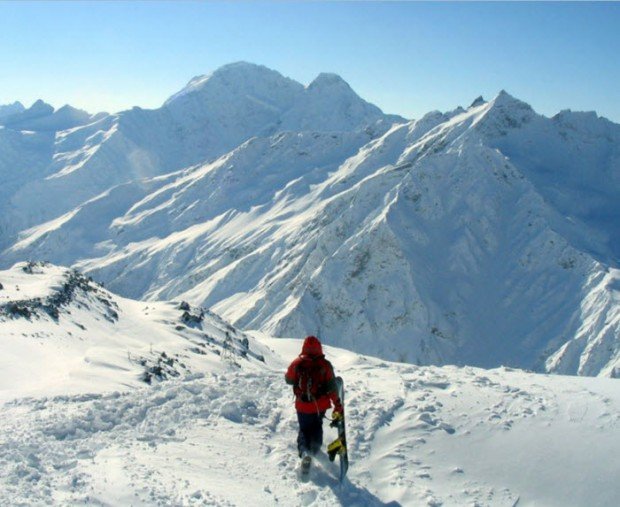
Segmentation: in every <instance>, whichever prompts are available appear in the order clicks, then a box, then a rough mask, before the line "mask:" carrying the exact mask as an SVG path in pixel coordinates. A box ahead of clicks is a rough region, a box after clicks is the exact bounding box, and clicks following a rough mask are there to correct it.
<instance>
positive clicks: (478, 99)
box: [469, 92, 501, 107]
mask: <svg viewBox="0 0 620 507" xmlns="http://www.w3.org/2000/svg"><path fill="white" fill-rule="evenodd" d="M500 93H501V92H500ZM486 103H487V101H486V100H484V98H483V97H482V95H478V97H476V98H475V99H474V101H473V102H472V103H471V104H470V105H469V107H478V106H481V105H482V104H486Z"/></svg>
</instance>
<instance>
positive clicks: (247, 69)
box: [164, 61, 303, 106]
mask: <svg viewBox="0 0 620 507" xmlns="http://www.w3.org/2000/svg"><path fill="white" fill-rule="evenodd" d="M256 88H261V89H262V88H268V89H272V88H273V89H283V88H294V89H296V91H298V92H301V90H303V86H302V85H301V84H299V83H298V82H296V81H294V80H292V79H289V78H287V77H284V76H283V75H282V74H280V73H279V72H278V71H275V70H272V69H270V68H268V67H265V66H264V65H258V64H255V63H249V62H243V61H241V62H234V63H229V64H227V65H223V66H222V67H219V68H217V69H216V70H214V71H213V72H211V73H210V74H204V75H200V76H195V77H193V78H192V79H190V81H189V83H187V85H186V86H185V87H184V88H183V89H182V90H180V91H179V92H177V93H175V94H174V95H172V96H171V97H170V98H169V99H168V100H167V101H166V102H165V104H164V105H166V106H167V105H170V104H171V103H173V102H175V101H176V100H177V99H179V98H182V97H185V96H187V95H192V94H195V93H210V94H213V95H215V96H217V98H222V97H221V94H222V93H225V94H229V93H233V94H234V93H237V92H239V93H242V94H243V95H247V94H248V93H250V92H251V91H253V92H255V91H256Z"/></svg>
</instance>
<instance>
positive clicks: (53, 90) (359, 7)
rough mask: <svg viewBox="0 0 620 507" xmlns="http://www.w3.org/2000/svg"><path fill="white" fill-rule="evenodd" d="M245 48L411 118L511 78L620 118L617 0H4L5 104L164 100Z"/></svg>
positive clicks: (90, 105) (148, 103)
mask: <svg viewBox="0 0 620 507" xmlns="http://www.w3.org/2000/svg"><path fill="white" fill-rule="evenodd" d="M236 61H248V62H253V63H257V64H262V65H266V66H267V67H270V68H272V69H275V70H277V71H279V72H280V73H282V74H284V75H285V76H288V77H291V78H293V79H295V80H297V81H299V82H301V83H303V84H308V83H310V82H311V81H312V80H313V79H314V77H316V75H318V74H319V73H320V72H335V73H337V74H339V75H341V76H342V77H343V78H344V79H345V80H346V81H347V82H348V83H349V84H350V85H351V86H352V88H353V89H354V90H355V91H356V92H357V93H358V94H359V95H360V96H361V97H363V98H364V99H366V100H368V101H369V102H372V103H374V104H376V105H378V106H379V107H380V108H381V109H383V110H384V111H385V112H387V113H396V114H400V115H402V116H405V117H407V118H419V117H421V116H422V115H423V114H425V113H427V112H428V111H430V110H435V109H437V110H441V111H446V110H451V109H454V108H455V107H457V106H459V105H462V106H467V105H469V103H471V102H472V101H473V100H474V99H475V98H476V97H477V96H479V95H482V96H484V97H485V98H487V99H489V98H493V97H494V96H495V95H496V94H497V93H498V92H499V91H500V90H502V89H505V90H506V91H508V92H509V93H510V94H512V95H514V96H515V97H517V98H519V99H521V100H524V101H525V102H528V103H529V104H531V105H532V106H533V107H534V109H535V110H536V111H538V112H540V113H542V114H545V115H547V116H550V115H553V114H555V113H557V112H558V111H560V110H562V109H573V110H595V111H597V112H598V113H599V114H600V115H602V116H605V117H607V118H609V119H611V120H613V121H615V122H618V123H620V3H590V2H585V3H573V2H570V3H561V2H552V3H530V2H514V3H496V2H490V3H474V2H463V3H451V2H439V3H417V2H416V3H410V2H197V1H194V2H165V1H158V2H144V1H143V2H85V1H82V2H0V104H7V103H11V102H13V101H15V100H19V101H21V102H22V103H24V105H26V106H29V105H30V104H32V103H33V102H34V101H35V100H36V99H39V98H42V99H44V100H45V101H46V102H49V103H51V104H52V105H54V106H55V107H60V106H62V105H64V104H67V103H69V104H71V105H73V106H76V107H80V108H83V109H86V110H88V111H90V112H98V111H108V112H116V111H119V110H123V109H128V108H131V107H132V106H140V107H143V108H156V107H159V106H160V105H161V104H162V103H163V102H164V101H165V100H166V98H168V97H169V96H170V95H172V94H174V93H175V92H177V91H178V90H180V89H181V88H183V86H185V84H186V83H187V82H188V81H189V80H190V79H191V78H192V77H194V76H196V75H201V74H208V73H210V72H211V71H213V70H215V69H216V68H218V67H220V66H222V65H225V64H227V63H231V62H236Z"/></svg>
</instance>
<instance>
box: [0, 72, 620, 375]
mask: <svg viewBox="0 0 620 507" xmlns="http://www.w3.org/2000/svg"><path fill="white" fill-rule="evenodd" d="M248 65H249V68H250V69H255V68H256V67H258V68H259V72H260V73H261V75H263V74H264V75H265V76H268V78H267V81H268V82H270V81H269V80H271V79H274V80H275V81H276V82H278V83H281V85H282V87H283V89H284V90H285V92H282V93H277V94H276V95H275V96H273V97H271V98H268V97H264V96H263V95H264V93H267V92H266V91H265V90H266V88H265V89H263V88H261V87H262V86H263V85H264V83H262V84H261V83H259V82H247V80H246V79H241V80H239V81H238V82H236V83H235V84H234V86H233V87H232V88H230V89H228V88H227V87H224V88H222V86H221V85H222V82H226V80H227V79H229V78H230V76H231V75H232V74H231V73H233V74H234V73H239V72H241V73H242V74H243V72H245V71H247V69H248ZM214 75H216V76H217V79H216V80H215V84H214V82H213V77H212V76H214ZM227 76H228V77H227ZM287 79H288V78H284V77H283V76H281V75H280V74H279V73H277V72H275V71H270V70H269V69H266V68H263V67H259V66H252V65H251V64H243V63H242V64H233V65H232V66H231V67H229V68H227V69H224V70H222V71H220V72H219V73H218V71H215V73H213V74H211V75H209V76H207V77H205V76H203V77H199V78H195V79H194V80H192V81H190V83H189V85H188V87H189V89H188V90H186V92H185V93H181V94H180V95H179V94H176V95H174V96H173V98H174V100H170V99H169V100H170V101H169V102H167V106H165V107H164V108H162V109H161V110H160V111H159V112H158V111H145V110H135V111H130V112H129V113H126V115H125V116H122V115H121V116H117V117H107V118H104V119H102V120H100V121H99V123H97V124H94V125H95V126H88V127H82V128H80V129H77V130H76V131H75V132H71V133H70V134H68V135H66V136H64V137H63V138H62V139H61V143H62V144H67V145H71V149H73V150H75V147H77V148H78V150H77V151H73V152H72V153H74V154H73V155H70V156H69V155H68V156H66V157H64V158H62V159H61V158H57V160H58V162H59V164H58V167H62V169H61V171H60V172H55V173H53V174H52V177H51V179H48V180H46V182H45V183H44V184H43V185H42V186H41V187H39V188H37V189H36V192H33V189H32V188H31V189H29V190H27V191H26V192H24V193H23V194H19V193H17V194H15V196H14V198H13V199H14V200H13V202H14V203H15V202H16V199H18V200H19V202H21V203H22V204H21V206H22V208H23V209H24V210H27V209H30V206H31V205H30V203H31V202H32V200H33V198H34V196H36V195H39V194H40V193H41V192H43V189H45V190H46V191H48V190H49V189H50V181H51V182H53V185H55V186H56V188H57V190H55V192H57V193H58V195H65V194H66V193H67V190H68V189H69V188H72V187H73V186H74V185H75V184H77V183H76V182H80V181H81V180H80V179H79V178H77V179H76V180H75V182H74V183H72V184H68V183H67V182H68V181H69V180H70V179H71V178H73V177H77V176H78V175H79V173H80V171H82V170H83V168H80V167H77V168H76V169H70V168H71V167H72V166H71V164H72V163H74V161H75V160H77V159H76V157H83V158H84V159H85V160H86V162H85V163H86V164H87V165H88V164H89V163H90V164H91V165H92V162H88V160H93V158H94V157H99V159H98V160H99V164H100V165H99V166H96V165H93V166H92V169H94V168H95V167H99V171H98V172H99V173H101V178H102V180H101V181H100V182H99V183H97V185H99V186H98V187H92V188H90V189H87V192H84V193H77V194H76V195H72V196H71V197H70V198H68V199H67V200H66V201H63V202H62V203H61V206H63V207H61V206H60V205H59V206H58V207H57V208H56V209H51V211H49V210H48V212H47V213H48V214H47V216H44V215H41V214H38V213H32V212H31V216H32V219H31V222H30V223H28V222H25V223H24V224H23V225H22V226H21V227H16V231H15V236H14V239H13V240H10V241H8V240H7V241H5V248H6V249H5V250H4V252H3V254H2V258H3V263H9V262H14V261H17V260H20V259H21V258H23V257H24V256H25V257H35V258H48V259H50V260H52V261H54V262H59V263H62V264H69V265H75V266H77V267H80V268H81V269H84V270H85V271H86V272H87V273H89V274H90V275H91V276H94V277H95V278H97V279H99V280H102V281H105V282H106V284H109V286H110V287H111V288H113V289H114V290H116V291H118V292H120V293H122V294H124V295H127V296H131V297H135V298H145V299H162V298H163V299H171V298H176V297H182V298H183V299H187V300H188V301H190V302H192V303H193V304H197V305H206V306H210V307H213V308H214V309H215V310H216V311H217V312H218V313H222V314H223V315H224V316H225V317H226V318H227V319H229V320H231V321H232V322H233V323H234V324H236V325H238V326H240V327H242V328H246V329H252V328H254V329H257V328H259V329H261V330H263V331H266V332H269V333H271V334H274V335H277V336H298V335H302V334H303V335H305V334H308V333H317V334H319V335H321V336H324V337H325V340H326V342H327V343H331V344H334V345H339V346H346V347H349V348H351V349H353V350H356V351H358V352H363V353H367V354H372V355H378V356H381V357H384V358H386V359H392V360H401V361H407V362H413V363H419V364H445V363H455V364H474V365H478V366H484V367H492V366H497V365H499V364H507V365H510V366H516V367H525V368H530V369H536V370H539V371H561V372H564V373H573V374H587V375H596V374H602V375H607V376H615V375H616V373H615V372H616V371H617V368H618V366H620V340H619V339H618V332H619V329H620V323H619V322H618V319H617V316H616V315H617V313H616V312H617V308H618V303H617V297H618V296H617V290H618V289H617V287H616V282H615V280H616V279H617V259H618V253H619V252H620V251H619V250H618V246H619V245H620V244H619V243H618V238H617V235H614V229H613V223H617V222H615V217H617V216H618V214H619V211H620V210H619V207H618V205H617V204H616V203H617V202H620V196H619V195H618V192H619V190H618V185H617V181H618V167H620V166H619V165H618V161H619V160H620V153H619V151H618V146H620V136H619V135H618V132H620V126H617V125H615V124H613V123H611V122H608V120H605V119H601V118H598V117H597V116H594V117H593V116H592V115H591V114H574V113H568V112H563V113H560V114H559V115H556V116H554V117H553V118H546V117H544V116H542V115H538V114H537V113H536V112H535V111H534V110H533V109H532V108H531V107H530V106H529V105H528V104H526V103H524V102H522V101H520V100H518V99H516V98H514V97H512V96H511V95H509V94H508V93H507V92H505V91H501V92H500V93H499V94H498V95H497V96H496V97H494V98H493V99H492V100H490V101H488V102H485V101H484V100H478V99H477V100H475V101H474V102H473V103H472V105H471V106H470V107H469V108H467V109H464V108H461V107H459V108H457V109H455V110H453V111H450V112H446V113H441V112H432V113H429V114H427V115H425V116H424V117H422V118H421V119H419V120H416V121H409V122H402V121H401V120H399V121H396V122H392V121H391V120H392V118H391V117H390V116H389V115H383V116H380V117H377V116H376V115H377V114H378V113H377V112H376V111H377V110H376V109H375V108H374V106H372V107H371V106H370V105H368V104H367V103H366V102H365V101H363V100H362V99H359V97H357V95H355V94H354V92H352V90H350V87H348V85H346V87H345V86H344V85H343V84H342V83H344V81H342V80H341V78H339V77H337V76H336V77H334V75H330V74H324V75H323V77H321V78H320V80H319V83H318V84H319V85H321V86H317V85H315V86H311V85H312V83H311V85H309V86H308V87H303V86H302V85H299V84H297V85H299V86H297V85H295V84H291V82H289V81H290V80H288V81H287ZM217 80H221V82H219V83H218V82H217ZM321 81H324V83H323V84H321ZM332 82H333V83H332ZM330 83H332V84H333V85H334V86H335V88H337V89H338V90H340V91H342V90H344V93H340V91H338V92H337V93H335V94H333V95H330V96H329V97H330V99H329V100H327V99H325V100H319V105H320V106H321V107H318V108H317V107H314V105H313V104H314V102H313V99H312V97H313V96H312V95H307V93H309V92H310V91H311V90H310V88H314V89H316V88H323V87H324V88H330V87H331V86H332V85H331V84H330ZM345 84H346V83H345ZM328 85H329V86H328ZM231 86H232V85H231ZM269 86H271V85H269ZM269 86H267V88H269ZM239 90H241V91H239ZM286 90H288V91H286ZM247 91H252V94H251V97H253V98H250V99H247V95H248V94H247V93H246V92H247ZM201 93H207V94H212V95H211V96H214V97H215V96H220V95H221V94H224V95H223V96H226V97H228V99H227V100H226V101H224V102H222V103H221V104H219V105H218V107H221V108H222V109H221V110H220V113H221V115H223V116H222V117H226V118H227V122H228V127H226V126H225V125H223V126H222V129H225V128H231V129H232V130H230V131H229V132H235V129H236V128H237V127H236V125H237V124H236V123H235V122H236V120H238V117H237V116H235V113H232V112H231V111H233V110H231V109H230V107H231V106H230V103H229V102H230V97H231V96H232V95H230V94H231V93H232V94H235V93H241V94H244V97H246V99H247V100H246V102H244V104H245V105H244V106H243V107H244V108H249V109H247V110H251V111H254V112H255V116H254V119H252V118H251V117H249V119H248V123H245V124H244V128H246V127H247V126H248V125H251V124H252V122H253V121H256V122H257V123H256V125H259V124H260V125H261V126H260V128H258V127H257V128H258V130H257V131H255V132H254V135H252V136H250V137H249V138H247V139H245V140H243V142H240V143H239V144H236V145H235V146H234V147H233V148H232V149H230V150H228V151H224V152H223V153H221V154H220V155H218V156H214V157H213V158H210V159H207V160H204V159H203V160H197V161H196V162H194V163H191V164H187V165H183V164H186V163H187V162H189V160H188V159H187V154H186V155H185V159H183V158H179V159H178V160H176V161H175V162H174V164H172V163H170V164H168V163H167V162H165V160H175V157H177V154H178V153H179V151H183V150H182V149H180V148H179V147H178V146H177V147H175V148H174V149H172V148H171V150H170V151H169V152H166V150H167V147H168V146H169V144H167V141H166V142H165V141H164V140H162V141H161V142H159V147H158V150H160V151H149V150H143V149H139V146H146V144H145V143H153V142H154V140H158V139H160V137H158V136H161V135H163V133H165V132H167V130H166V129H168V128H169V126H170V125H173V124H174V122H172V123H165V122H164V123H161V125H168V127H165V128H163V130H161V129H159V127H156V128H155V130H153V128H154V127H152V125H159V123H158V122H159V121H160V120H161V119H162V118H172V119H173V120H174V118H187V120H184V121H187V123H186V124H185V125H186V126H187V128H189V129H190V130H191V131H192V132H194V133H193V134H192V135H190V136H186V137H184V141H183V142H184V143H186V144H185V145H184V146H187V143H191V142H194V141H196V140H198V139H199V137H192V136H197V135H198V133H200V132H203V133H204V132H205V130H204V129H202V127H200V125H203V123H201V122H202V121H203V120H201V119H200V117H199V116H196V117H192V116H191V115H192V114H193V113H192V111H194V112H195V111H198V110H196V109H195V108H194V107H193V104H194V103H193V102H192V101H193V100H194V99H195V98H196V97H197V96H198V95H200V94H201ZM213 94H214V95H213ZM227 94H228V95H227ZM351 94H353V95H351ZM320 96H321V95H320V94H319V97H320ZM295 97H297V99H299V100H298V101H297V102H295V100H297V99H295ZM355 97H357V99H359V100H357V99H355ZM220 98H221V97H220ZM267 99H268V100H267ZM293 99H295V100H293ZM332 99H333V100H335V101H336V102H335V104H336V103H337V105H338V106H339V107H340V106H342V108H341V109H338V108H336V107H335V106H334V104H332V103H331V102H330V100H332ZM350 99H351V100H352V102H351V101H350ZM244 100H245V99H244ZM293 102H294V103H295V104H297V106H298V107H299V109H297V110H296V109H295V107H294V106H293V107H292V108H291V109H286V105H287V104H291V103H293ZM278 104H280V105H279V106H278ZM274 108H275V109H274ZM244 110H246V109H244ZM284 110H285V113H284V114H283V115H282V116H281V117H280V118H281V120H282V121H281V123H280V125H279V127H276V130H275V131H273V130H272V128H271V127H270V125H272V123H270V122H271V121H272V119H273V118H274V117H275V116H277V115H278V114H279V113H278V111H284ZM327 110H329V111H335V113H336V114H335V117H336V119H337V121H336V120H334V118H327V119H325V120H323V118H324V117H325V114H324V113H323V111H327ZM317 111H318V112H319V113H320V114H314V113H316V112H317ZM220 113H218V114H220ZM162 115H163V116H162ZM227 115H228V116H227ZM274 115H275V116H274ZM123 118H125V119H123ZM204 118H207V117H206V116H205V117H204ZM356 118H357V119H358V120H356ZM119 119H120V120H119ZM244 119H245V117H244ZM175 121H176V120H175ZM205 121H206V120H205ZM315 121H321V122H322V123H321V125H322V128H323V129H324V130H323V131H320V130H316V129H314V130H313V128H311V127H316V125H314V124H313V122H315ZM360 121H361V123H359V122H360ZM144 125H151V126H150V127H148V128H146V129H144V128H142V126H144ZM177 125H179V124H177ZM204 125H207V123H204ZM274 125H275V124H274ZM289 126H290V129H292V130H290V129H288V127H289ZM334 126H336V127H338V128H337V129H336V130H334ZM285 127H286V129H285V131H278V128H285ZM253 128H254V127H253ZM115 129H120V130H121V131H126V132H125V133H123V134H122V137H119V136H118V135H116V134H115V132H116V130H115ZM149 129H150V130H149ZM158 129H159V130H158ZM201 129H202V130H201ZM242 131H243V129H242V130H239V132H242ZM97 132H98V133H97ZM153 132H155V134H153ZM244 132H245V131H244ZM248 132H249V131H248ZM137 135H139V136H141V137H139V138H138V137H135V136H137ZM235 135H237V134H235ZM244 135H245V134H244ZM244 135H241V134H239V135H238V136H237V137H235V136H231V137H230V138H229V139H230V143H231V144H234V143H235V142H237V141H234V142H233V141H232V139H235V140H237V139H241V138H243V137H244ZM93 136H95V137H96V136H99V137H100V138H101V136H103V137H105V136H109V138H108V141H107V143H108V144H107V145H106V144H97V145H93V146H92V147H88V148H86V149H84V148H83V147H81V146H82V145H81V144H80V143H81V142H83V140H85V139H93ZM132 136H133V137H132ZM131 138H133V140H132V141H131V142H129V141H130V139H131ZM162 139H163V138H162ZM192 139H194V141H192ZM222 139H224V138H222ZM112 142H114V143H117V144H118V146H116V147H115V149H118V150H120V151H119V153H120V155H121V159H120V160H122V161H125V162H122V163H121V164H119V165H118V166H117V167H116V168H114V169H111V168H110V166H109V162H107V159H108V158H109V154H110V151H109V148H110V146H109V145H110V143H112ZM205 146H206V145H205ZM205 146H203V148H205ZM211 146H212V147H213V146H214V145H211ZM223 146H224V145H222V148H221V149H222V150H226V149H227V148H226V147H223ZM95 147H96V149H95ZM201 149H202V148H201ZM201 149H198V150H194V151H193V152H192V153H193V154H194V155H195V157H196V158H197V159H198V158H199V154H200V153H203V151H201ZM104 152H105V156H104ZM68 153H69V152H68ZM130 153H133V155H132V156H133V157H134V161H141V162H140V164H138V166H139V167H138V169H139V170H137V171H136V172H134V171H133V170H132V169H130V167H134V169H135V168H136V165H134V166H131V164H129V165H127V164H126V161H127V160H128V158H127V157H128V154H130ZM158 153H162V155H161V156H160V155H158ZM214 153H215V152H214ZM117 159H118V157H117V156H115V157H114V158H113V160H117ZM158 159H159V160H158ZM181 160H183V162H181ZM61 161H62V163H60V162H61ZM106 164H107V165H106ZM171 164H172V165H171ZM84 167H86V166H84ZM584 167H588V168H589V171H590V172H589V177H588V179H584V174H585V173H584V170H583V168H584ZM55 169H56V168H55ZM92 169H91V170H92ZM114 171H118V172H117V173H115V172H114ZM121 173H122V174H123V175H124V176H123V177H122V178H120V179H119V178H117V176H116V174H121ZM85 174H88V173H85ZM57 176H60V177H57ZM48 178H49V177H48ZM106 178H107V179H106ZM123 178H124V179H123ZM587 188H590V189H591V190H590V191H589V192H590V193H587V192H586V193H584V189H587ZM76 190H77V189H76ZM81 190H82V189H80V192H81ZM99 190H100V191H99ZM617 198H618V199H617ZM575 202H577V203H579V205H578V206H574V203H575ZM571 204H573V205H572V206H571ZM17 232H19V236H17ZM605 273H608V275H605ZM605 276H608V278H604V277H605ZM601 277H603V278H601ZM601 279H605V280H607V282H605V283H603V284H601V283H598V282H597V283H593V282H592V281H593V280H601ZM560 287H561V288H562V289H559V288H560ZM562 291H565V292H562ZM586 302H590V303H588V304H586ZM584 322H595V324H594V325H592V326H589V327H587V326H586V327H583V326H582V325H581V324H582V323H584ZM568 344H570V345H568Z"/></svg>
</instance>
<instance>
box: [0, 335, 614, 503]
mask: <svg viewBox="0 0 620 507" xmlns="http://www.w3.org/2000/svg"><path fill="white" fill-rule="evenodd" d="M260 339H261V341H263V342H264V343H265V344H266V345H267V346H268V347H270V348H272V349H274V352H275V353H274V354H271V355H270V356H269V359H268V361H267V362H268V364H267V366H266V367H265V370H264V371H244V370H239V369H238V368H236V367H234V366H230V369H228V370H224V371H220V372H218V373H211V374H209V373H207V374H204V375H195V376H188V377H187V378H184V379H178V380H177V379H175V380H169V381H165V382H162V383H157V384H155V385H153V386H151V387H145V388H139V389H132V390H131V391H129V392H124V393H121V392H113V393H104V394H92V395H88V394H86V395H73V396H56V397H39V398H21V399H16V400H13V401H9V402H6V403H5V405H4V407H3V414H4V417H3V418H2V421H1V422H0V470H2V475H1V476H0V503H1V504H12V505H15V504H18V505H19V504H28V505H32V504H44V503H53V504H91V505H247V503H248V501H251V503H252V505H265V506H268V505H316V506H319V505H347V506H349V505H359V506H366V505H386V504H387V505H429V506H431V505H432V506H437V505H445V506H451V505H454V506H461V505H471V506H473V505H480V506H481V505H498V506H504V505H506V506H513V505H516V504H517V502H518V504H519V506H521V505H549V506H554V505H558V506H559V505H563V506H571V505H574V506H583V505H599V506H605V505H608V506H612V505H615V501H616V499H617V488H616V478H617V477H618V473H620V467H619V465H618V462H617V460H615V456H617V455H618V452H619V451H620V442H618V439H617V438H615V436H616V435H617V431H618V427H619V426H620V415H619V414H620V388H619V387H618V386H617V382H615V381H613V380H609V379H591V378H588V379H585V378H572V377H560V376H556V377H552V376H543V375H534V374H529V373H525V372H521V371H512V370H508V369H497V370H489V371H485V370H479V369H475V368H455V367H443V368H435V367H416V366H409V365H398V364H393V363H385V362H382V361H379V360H375V359H371V358H367V357H364V356H358V355H356V354H353V353H351V352H346V351H343V350H339V349H335V348H330V347H327V357H328V358H330V359H331V360H332V361H333V363H334V366H335V368H336V371H337V373H338V374H341V375H342V376H343V377H344V379H345V386H346V390H347V406H346V414H347V426H348V428H347V430H348V438H349V452H350V459H351V467H350V469H349V479H350V482H347V483H346V484H345V485H344V486H343V487H342V488H341V487H340V486H339V485H338V481H337V465H336V464H335V463H330V462H329V461H328V460H327V458H326V456H325V455H322V456H321V457H319V459H318V460H316V461H315V464H314V468H313V471H312V474H311V478H310V481H309V482H307V483H302V482H300V481H299V479H298V477H297V474H296V466H297V461H298V459H297V453H296V447H295V438H296V430H297V421H296V417H295V413H294V408H293V400H292V396H291V393H290V389H289V388H288V386H286V385H285V383H284V381H283V371H284V367H285V366H286V363H287V362H288V361H289V359H292V358H293V357H294V356H295V355H296V354H297V353H298V350H299V348H300V346H301V342H300V341H299V340H279V339H267V338H260ZM334 437H335V430H332V429H329V428H327V425H325V442H324V443H325V444H326V443H327V442H328V441H330V440H331V438H334Z"/></svg>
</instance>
